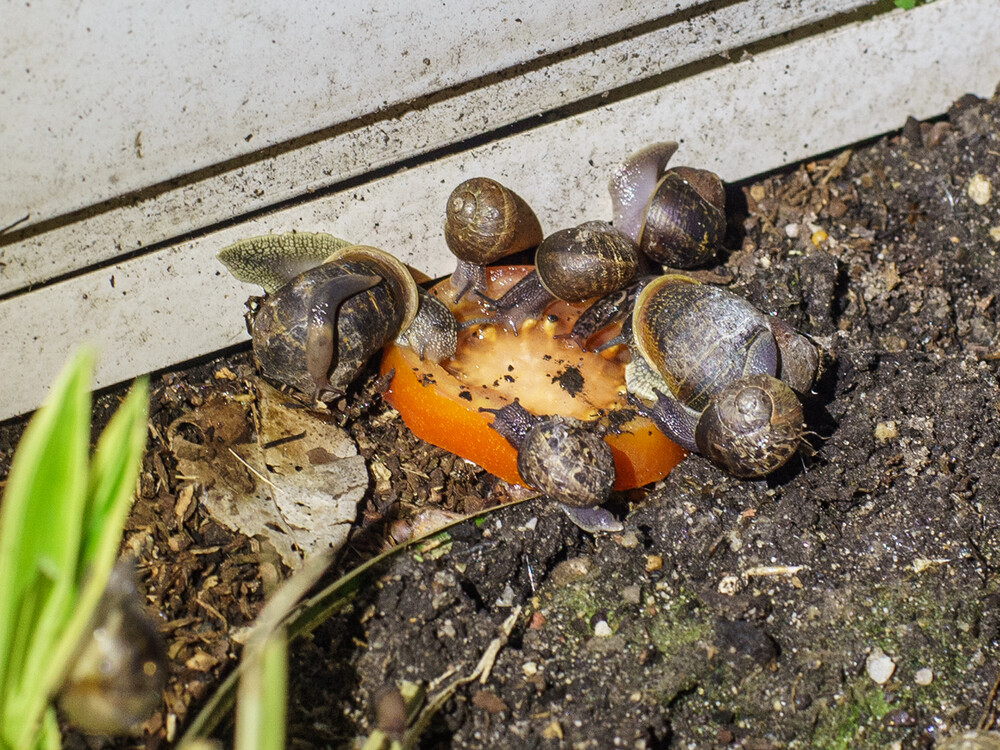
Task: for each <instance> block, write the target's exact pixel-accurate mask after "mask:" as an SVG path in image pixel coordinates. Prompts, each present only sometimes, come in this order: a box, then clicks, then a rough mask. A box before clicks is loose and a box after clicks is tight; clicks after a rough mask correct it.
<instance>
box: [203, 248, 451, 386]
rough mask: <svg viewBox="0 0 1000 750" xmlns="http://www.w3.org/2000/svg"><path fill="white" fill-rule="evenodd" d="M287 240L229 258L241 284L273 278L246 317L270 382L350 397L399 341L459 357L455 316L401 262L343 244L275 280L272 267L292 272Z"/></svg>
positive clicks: (233, 252)
mask: <svg viewBox="0 0 1000 750" xmlns="http://www.w3.org/2000/svg"><path fill="white" fill-rule="evenodd" d="M287 237H288V235H268V236H265V237H259V238H253V240H252V241H250V240H244V241H241V242H240V243H237V244H236V245H233V246H230V247H228V248H225V249H224V250H223V251H222V253H224V254H225V258H226V261H225V262H226V263H227V265H229V266H230V268H231V269H232V270H233V271H234V275H237V278H248V277H252V278H254V279H255V280H256V279H260V278H263V277H265V276H267V277H268V279H269V284H268V288H271V289H273V291H272V292H271V293H270V294H267V295H266V296H264V297H263V298H255V299H254V300H253V305H252V307H251V310H250V312H249V313H248V315H247V330H248V331H249V332H250V335H251V338H252V340H253V347H254V355H255V357H256V359H257V363H258V365H259V367H260V371H261V374H262V375H263V376H264V378H266V379H267V380H270V381H271V382H274V383H277V384H278V385H281V386H285V387H288V388H290V389H292V390H294V391H297V392H299V393H302V394H306V395H307V396H310V397H311V398H312V399H313V401H319V400H322V399H323V397H324V396H327V395H328V394H337V393H341V392H343V390H344V389H345V388H346V387H347V386H348V385H349V384H350V383H351V381H353V380H354V378H355V377H356V376H357V374H358V373H359V371H360V370H361V368H362V367H363V366H364V364H365V363H366V362H367V361H368V359H369V358H370V357H371V356H372V355H373V354H374V353H375V352H377V351H379V350H380V349H381V348H382V347H383V346H384V345H385V344H387V343H388V342H390V341H393V340H394V339H397V338H400V337H402V340H403V341H404V342H405V343H407V344H408V345H410V346H412V347H413V348H414V349H416V350H417V351H419V352H420V353H421V357H425V356H426V357H428V358H431V359H433V360H434V361H440V359H443V358H445V357H448V356H451V354H452V353H453V352H454V350H455V341H456V338H457V324H456V323H455V320H454V317H453V316H452V315H451V313H450V312H449V311H448V310H447V308H445V307H444V306H443V305H441V304H440V303H437V301H436V300H432V299H431V298H430V297H429V296H427V295H426V294H424V293H423V292H422V291H421V290H420V289H419V288H418V287H417V285H416V283H415V281H414V280H413V277H412V275H411V274H410V272H409V270H408V269H407V268H406V266H404V265H403V264H402V263H401V262H400V261H399V260H397V259H396V258H395V257H393V256H392V255H390V254H389V253H386V252H385V251H383V250H379V249H378V248H374V247H368V246H364V245H347V244H346V243H342V242H340V244H341V247H340V248H339V249H337V250H336V251H335V252H334V253H333V254H331V255H330V256H329V257H327V258H326V259H325V260H323V261H322V262H315V261H313V263H312V264H311V266H312V267H307V268H306V269H305V270H303V271H300V272H299V273H297V274H295V275H293V276H292V277H291V278H288V279H283V278H272V277H273V276H274V273H275V272H274V271H273V268H272V266H277V267H279V268H283V267H285V265H286V260H285V259H284V257H283V255H282V253H283V250H284V245H287V244H288V243H287V242H285V241H284V239H285V238H287ZM306 237H325V236H324V235H306ZM299 240H300V244H301V236H300V237H299ZM325 244H328V243H324V246H325ZM222 253H220V255H221V254H222ZM300 254H301V251H300ZM282 281H283V282H284V283H280V282H282Z"/></svg>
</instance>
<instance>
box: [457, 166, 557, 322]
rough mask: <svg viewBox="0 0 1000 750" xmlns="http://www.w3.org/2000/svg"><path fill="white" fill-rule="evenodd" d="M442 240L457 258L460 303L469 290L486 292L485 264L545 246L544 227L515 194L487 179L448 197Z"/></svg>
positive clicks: (470, 183)
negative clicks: (542, 244)
mask: <svg viewBox="0 0 1000 750" xmlns="http://www.w3.org/2000/svg"><path fill="white" fill-rule="evenodd" d="M444 239H445V242H447V243H448V248H449V249H450V250H451V252H452V254H454V255H455V257H456V258H458V265H457V267H456V268H455V272H454V273H453V274H452V277H451V283H452V287H454V288H455V290H456V294H455V299H454V301H455V302H458V301H459V300H460V299H461V298H462V297H463V296H465V295H466V294H467V293H468V292H469V291H470V290H479V291H482V290H483V289H484V288H485V283H484V279H485V277H484V270H483V268H484V266H487V265H489V264H490V263H495V262H496V261H498V260H499V259H500V258H504V257H506V256H508V255H512V254H514V253H518V252H521V251H522V250H527V249H528V248H531V247H534V246H535V245H537V244H538V243H539V242H541V240H542V228H541V226H540V225H539V223H538V218H537V217H536V216H535V213H534V212H533V211H532V210H531V208H530V207H529V206H528V204H527V203H525V202H524V200H523V199H522V198H521V197H520V196H519V195H517V194H516V193H515V192H514V191H513V190H510V189H508V188H506V187H504V186H503V185H501V184H500V183H499V182H497V181H495V180H491V179H489V178H487V177H473V178H472V179H469V180H466V181H465V182H463V183H461V184H460V185H459V186H458V187H456V188H455V189H454V190H453V191H452V192H451V195H450V196H448V207H447V211H446V217H445V223H444Z"/></svg>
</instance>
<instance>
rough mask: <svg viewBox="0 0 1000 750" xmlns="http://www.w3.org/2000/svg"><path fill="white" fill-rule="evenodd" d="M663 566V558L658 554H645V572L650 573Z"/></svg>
mask: <svg viewBox="0 0 1000 750" xmlns="http://www.w3.org/2000/svg"><path fill="white" fill-rule="evenodd" d="M662 567H663V558H662V557H660V555H646V572H647V573H652V572H653V571H654V570H659V569H660V568H662Z"/></svg>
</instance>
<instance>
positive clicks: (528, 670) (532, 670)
mask: <svg viewBox="0 0 1000 750" xmlns="http://www.w3.org/2000/svg"><path fill="white" fill-rule="evenodd" d="M521 671H522V672H524V676H525V677H534V676H535V675H536V674H538V665H537V664H535V662H533V661H526V662H524V664H523V665H521Z"/></svg>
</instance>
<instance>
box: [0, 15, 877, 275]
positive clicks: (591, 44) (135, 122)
mask: <svg viewBox="0 0 1000 750" xmlns="http://www.w3.org/2000/svg"><path fill="white" fill-rule="evenodd" d="M870 2H871V0H785V2H782V3H775V2H774V0H739V1H738V2H735V3H731V4H725V5H723V6H722V7H720V8H715V7H714V6H709V8H710V10H709V9H706V8H704V7H698V8H691V7H688V6H693V5H695V3H694V2H692V0H687V1H686V2H682V3H677V4H676V5H677V6H678V11H677V12H674V13H673V14H672V15H671V16H668V17H664V18H659V19H652V20H650V18H649V16H650V15H651V14H652V13H653V12H654V11H653V10H651V8H652V6H649V5H643V6H641V7H636V8H633V7H632V6H631V5H629V4H626V5H623V6H621V9H619V10H616V11H615V12H614V13H612V14H610V15H608V14H606V13H605V12H603V6H604V5H606V3H602V2H600V0H582V2H579V3H576V4H574V6H573V7H574V8H575V12H574V13H573V14H571V17H570V18H563V17H562V16H561V15H560V13H561V11H558V10H556V9H548V10H546V9H544V8H542V9H531V10H530V11H529V12H528V13H524V14H521V15H513V11H512V10H511V8H509V7H508V6H509V5H510V4H509V3H505V4H500V5H495V6H488V7H485V8H480V6H469V7H470V8H476V12H477V13H481V14H483V15H482V16H481V17H480V21H481V24H480V25H481V26H483V27H489V26H490V25H491V24H492V25H494V26H496V25H499V26H500V27H503V26H504V24H505V23H508V22H510V21H511V19H515V20H514V22H513V27H514V29H513V30H514V31H516V32H518V34H519V36H518V37H517V38H513V37H509V35H508V37H509V38H499V39H496V40H492V37H491V42H490V44H483V45H482V46H481V47H480V48H478V49H474V50H473V49H472V48H470V46H469V45H470V44H471V41H470V39H471V40H476V39H478V38H479V36H478V35H472V37H468V36H467V35H465V34H461V33H458V32H459V31H462V30H463V28H464V27H463V25H462V24H459V25H458V26H456V27H454V28H453V27H452V26H449V25H447V24H445V27H444V28H443V29H439V28H438V27H437V26H435V25H433V23H432V22H434V23H438V24H440V22H441V21H442V19H441V18H437V17H436V14H439V13H443V12H444V11H443V10H441V9H444V8H445V7H446V6H443V5H442V6H440V8H438V7H437V6H435V7H434V8H432V9H430V10H429V11H428V12H427V14H428V18H427V20H426V23H427V24H428V29H429V31H428V32H427V33H426V34H425V33H424V29H423V27H422V26H414V25H408V24H405V23H402V21H400V20H399V19H398V18H395V16H393V15H392V14H388V16H387V15H386V14H380V13H373V14H372V15H371V16H363V17H362V18H360V19H359V18H355V17H352V16H351V14H354V15H357V12H356V11H355V10H352V7H351V6H350V5H349V4H348V7H347V8H346V9H345V10H344V11H338V14H336V15H334V16H331V17H330V18H325V17H324V20H325V21H326V22H327V25H326V26H323V25H317V26H316V27H315V28H311V29H309V30H303V29H302V28H300V25H299V22H301V20H302V19H309V18H314V17H316V16H317V11H316V9H315V8H313V7H311V6H310V3H309V2H306V1H305V0H297V2H295V3H290V4H289V9H288V11H287V15H289V16H290V17H294V18H297V19H299V21H298V22H294V23H293V22H292V21H291V20H285V21H284V24H283V25H282V24H277V23H275V24H265V23H263V22H261V23H259V24H257V25H255V26H254V27H253V29H252V30H247V29H244V30H243V31H242V32H240V33H239V34H238V33H236V32H237V31H239V30H240V23H234V24H230V25H225V24H223V25H222V26H220V25H218V24H214V25H206V26H205V28H199V29H198V34H191V36H190V38H188V37H187V36H185V35H183V34H179V30H181V29H183V28H184V23H187V24H188V25H190V24H191V23H192V21H191V20H190V19H188V20H187V21H185V20H184V19H185V18H186V17H182V18H181V19H173V24H172V28H174V29H175V31H174V32H173V33H174V36H180V38H177V39H175V40H174V42H175V44H173V45H172V46H171V45H167V46H164V45H163V40H162V39H155V38H154V37H155V36H156V29H157V28H158V27H159V26H162V25H163V24H162V23H157V24H153V23H152V21H151V18H155V17H157V16H159V15H163V14H165V13H167V14H180V13H181V11H179V10H177V9H174V8H173V6H171V9H170V10H161V9H160V6H161V5H162V3H156V4H153V3H134V4H132V5H131V6H129V7H128V8H126V9H122V8H119V9H118V14H119V15H124V14H131V15H132V16H136V17H143V18H147V22H146V23H138V22H134V23H131V24H124V22H121V21H118V20H117V16H115V15H112V14H110V13H108V12H107V11H105V12H103V13H101V14H100V16H99V17H97V18H88V17H84V18H80V17H78V15H77V14H74V13H71V12H70V10H69V9H65V8H64V9H63V15H61V16H60V15H59V14H58V13H57V12H56V9H58V8H59V7H61V4H58V3H54V4H50V5H47V6H46V9H47V10H46V12H45V13H44V14H40V13H39V12H38V11H36V10H35V7H36V6H34V5H33V6H30V7H29V6H24V7H21V6H18V7H17V8H14V9H13V10H12V13H13V14H14V15H15V16H20V19H19V20H20V21H21V22H22V24H23V26H24V27H26V28H28V29H29V30H30V31H29V33H28V34H26V35H25V37H24V38H23V39H22V38H21V37H20V36H18V33H19V31H20V29H21V26H20V25H17V24H15V25H12V26H8V27H2V28H0V46H4V47H6V48H11V49H12V50H13V51H12V52H11V54H9V55H6V56H5V55H0V71H2V73H3V74H2V75H0V104H2V107H3V111H4V112H5V113H7V114H6V115H5V116H4V117H0V153H3V154H5V155H7V156H8V159H7V162H6V165H5V168H4V170H0V228H2V227H5V226H7V225H9V224H11V223H13V222H15V221H18V220H19V219H22V218H24V217H28V220H27V221H25V222H23V223H21V224H18V226H17V229H24V228H25V227H30V226H31V225H36V226H37V225H38V224H39V223H41V222H44V221H46V220H51V219H54V218H56V217H58V216H61V215H65V214H66V213H67V212H69V211H71V210H73V209H76V208H80V207H82V206H89V205H92V204H96V203H100V202H101V201H107V200H109V199H111V198H115V197H120V196H122V195H124V194H125V193H127V192H128V191H130V190H137V189H139V190H143V191H144V192H142V194H141V199H140V200H133V201H127V202H125V203H123V204H114V205H105V206H103V207H102V208H101V210H100V211H99V212H96V213H93V214H92V215H90V216H87V217H75V218H74V220H73V221H71V222H63V223H61V224H58V225H56V226H50V227H48V230H47V231H45V232H44V233H41V234H36V235H29V236H23V237H18V236H17V235H14V236H11V235H10V234H9V233H8V236H7V237H6V238H5V237H4V236H3V235H2V234H0V263H2V265H0V294H7V293H11V292H14V291H16V290H18V289H23V288H25V287H27V286H29V285H34V284H39V283H44V282H45V281H47V280H48V279H50V278H53V277H57V276H63V275H65V274H68V273H72V272H74V271H77V270H80V269H83V268H87V267H90V266H93V265H94V264H97V263H102V262H107V261H109V260H112V259H114V258H115V257H117V256H118V255H120V254H121V253H123V252H128V251H134V250H137V249H140V248H144V247H148V246H149V245H151V244H154V243H160V242H164V241H167V240H170V239H172V238H174V237H177V236H180V235H184V234H189V233H192V232H196V231H200V230H202V229H204V228H206V227H211V226H213V225H215V224H218V223H219V222H222V221H228V220H231V219H232V218H233V217H234V216H239V215H241V214H245V213H248V212H250V211H259V210H261V209H265V208H267V207H269V206H274V205H276V204H278V203H280V202H283V201H288V200H289V199H293V198H295V197H299V196H303V195H307V194H309V193H310V192H313V191H316V190H321V189H325V188H329V187H331V186H336V185H337V184H339V183H342V182H343V181H344V180H346V179H349V178H353V177H358V176H361V175H364V174H366V173H370V172H371V171H372V170H374V169H377V168H382V167H388V166H391V165H394V164H398V163H399V162H400V161H402V160H404V159H410V158H413V157H416V156H419V155H421V154H426V153H428V152H431V151H433V150H434V149H441V148H446V147H453V146H454V145H455V144H458V143H460V142H462V141H463V140H464V139H468V138H473V137H477V136H480V135H482V134H483V133H488V132H491V131H495V130H496V129H498V128H502V127H504V126H507V125H510V124H511V123H515V122H518V121H528V122H530V120H531V119H532V118H533V117H535V116H536V115H537V114H538V113H540V112H547V111H550V110H554V109H557V108H559V107H564V106H566V105H569V104H571V103H573V102H578V101H580V100H583V99H586V98H588V97H594V96H597V95H599V94H600V93H601V92H606V91H611V90H615V89H619V88H621V87H624V86H628V85H630V84H632V83H634V82H636V81H641V80H646V79H649V78H650V77H652V76H656V75H661V74H663V73H665V72H666V71H670V70H676V69H677V68H679V67H680V66H683V65H686V64H688V63H691V62H694V61H698V60H703V59H706V58H713V57H714V58H715V59H716V60H721V58H719V57H717V55H718V54H719V53H723V52H728V51H729V50H738V49H739V48H740V47H741V46H743V45H746V44H748V43H751V42H755V41H757V40H759V39H762V38H765V37H768V36H771V35H774V34H778V33H779V32H782V31H785V30H787V29H790V28H797V27H799V26H802V25H804V24H809V23H813V22H815V21H817V20H818V19H822V18H827V17H829V16H831V15H833V14H836V13H838V12H843V11H846V10H850V9H852V8H855V7H857V6H860V5H864V4H867V3H870ZM313 3H314V4H315V5H318V4H316V3H315V1H314V0H313ZM106 5H107V4H106ZM421 5H427V3H426V2H424V3H421ZM195 7H200V6H195ZM366 7H367V6H366ZM463 7H465V6H463ZM212 8H213V10H212V11H210V12H211V13H212V14H218V13H223V12H229V13H233V14H239V13H243V12H244V11H243V10H242V6H240V5H237V4H235V3H219V4H217V5H213V6H212ZM505 8H506V10H508V11H510V12H509V13H507V15H503V14H502V13H501V10H503V9H505ZM226 9H228V11H226ZM661 10H662V9H655V12H660V11H661ZM81 12H82V13H85V14H86V13H93V12H95V11H94V10H93V9H90V8H89V6H88V7H86V8H84V7H81ZM185 12H188V11H185ZM191 12H193V11H191ZM197 12H199V13H200V12H202V11H197ZM466 12H471V11H466ZM498 14H500V15H498ZM545 14H551V17H550V16H546V15H545ZM262 15H263V16H264V17H265V18H266V17H267V16H268V10H267V6H266V5H265V6H264V10H263V12H262ZM583 16H587V17H589V18H592V19H594V20H592V21H591V22H590V25H589V26H587V27H586V28H583V27H581V26H580V18H582V17H583ZM517 18H521V23H517V21H516V19H517ZM393 19H395V20H393ZM504 19H506V20H504ZM205 20H206V22H207V18H206V19H205ZM389 20H393V23H388V21H389ZM404 20H405V19H404ZM241 23H242V22H241ZM348 23H354V24H356V26H357V27H356V28H355V29H354V30H353V31H352V33H351V34H350V35H349V36H350V38H351V40H352V43H351V44H338V45H332V46H331V45H327V48H325V49H324V45H323V44H322V42H321V39H322V38H327V37H328V36H329V35H330V34H333V33H334V31H335V27H336V26H338V25H339V26H341V27H345V26H344V25H345V24H348ZM465 23H466V25H467V23H468V21H466V22H465ZM560 24H561V26H560ZM81 25H85V26H86V28H90V29H91V32H88V33H83V32H82V31H81V30H80V27H81ZM123 25H128V26H129V28H131V29H132V33H131V34H125V35H121V34H120V33H119V31H120V27H122V26H123ZM550 25H555V27H556V31H553V30H552V28H550ZM230 27H231V28H230ZM3 28H7V29H8V30H9V31H8V32H6V33H8V34H13V36H12V37H11V38H7V37H6V35H5V32H4V30H3ZM616 29H620V31H617V32H615V33H612V32H613V31H614V30H616ZM15 31H16V32H17V33H15ZM511 33H513V32H511ZM246 34H250V37H249V38H250V41H249V42H248V41H246ZM304 34H311V35H312V37H310V40H311V42H312V43H310V44H306V43H305V41H304V40H303V39H302V38H301V37H302V35H304ZM324 35H326V36H324ZM119 36H120V37H121V39H117V37H119ZM313 37H315V38H313ZM261 38H264V39H267V40H270V39H272V38H273V39H275V40H277V42H278V43H276V44H273V45H270V46H268V45H266V44H265V45H264V49H263V51H262V52H260V53H259V54H254V55H250V56H249V59H248V55H246V54H243V53H240V52H239V50H240V49H242V47H241V46H240V45H245V46H254V47H259V46H261V42H260V39H261ZM29 40H30V41H29ZM74 40H75V41H74ZM254 40H256V41H254ZM432 45H433V46H437V45H440V48H441V49H443V50H445V51H446V52H447V55H450V56H451V57H452V58H455V59H450V58H448V57H447V55H446V56H444V58H442V56H441V55H438V56H437V57H435V58H434V59H435V60H438V59H439V58H442V59H446V60H447V64H448V65H449V66H450V68H449V69H450V73H449V76H448V77H447V78H446V79H445V78H442V77H441V75H437V74H434V73H433V72H432V71H431V70H429V69H428V68H429V67H435V66H436V64H434V65H432V66H425V65H424V64H423V62H422V59H423V58H421V59H420V62H419V64H416V65H415V64H414V62H415V61H416V58H417V52H418V51H419V50H420V49H425V48H427V47H428V46H432ZM497 45H499V46H497ZM567 45H575V46H574V47H572V48H571V49H569V50H568V51H567V50H564V51H563V52H559V53H555V50H557V49H563V48H564V47H566V46H567ZM581 45H582V46H581ZM299 47H304V48H305V49H304V51H302V52H300V53H297V54H295V55H292V56H289V55H288V53H287V50H289V49H293V48H299ZM359 48H365V49H369V50H371V49H375V48H378V49H381V50H387V49H389V48H393V49H395V50H396V51H395V52H394V53H392V54H389V53H385V54H383V55H382V56H381V57H386V55H388V57H389V58H391V59H393V60H395V59H397V58H398V63H397V65H396V66H395V67H390V68H389V69H384V68H385V65H387V64H388V63H384V62H383V63H382V65H372V66H362V67H361V68H359V69H357V70H355V68H357V65H356V63H355V62H352V61H353V59H354V55H356V53H357V50H358V49H359ZM67 49H74V50H77V52H76V54H74V55H73V56H69V55H67V52H66V51H67ZM234 49H235V50H236V52H233V51H232V50H234ZM220 50H229V51H228V52H225V53H224V54H223V53H220ZM403 52H407V54H406V55H405V56H404V55H403ZM428 54H429V53H428ZM24 55H30V58H31V59H30V60H29V61H28V62H27V63H25V62H24V60H23V59H22V58H23V56H24ZM733 55H734V57H738V52H735V51H734V52H733ZM428 59H431V58H428ZM376 62H378V60H376ZM439 62H440V61H439ZM404 63H405V64H404ZM517 63H530V64H524V65H519V64H517ZM25 66H26V68H27V69H29V70H31V71H33V72H32V73H31V74H30V75H29V74H26V73H25V72H24V69H22V68H23V67H25ZM352 66H354V67H353V68H352ZM502 66H507V67H506V68H505V69H502V70H501V68H502ZM435 69H436V67H435ZM347 70H352V71H354V72H356V73H357V75H356V76H355V75H353V74H352V76H351V77H350V80H348V81H346V82H345V83H344V86H345V88H344V89H343V90H341V89H340V88H338V87H337V86H336V85H333V84H334V83H335V82H337V81H339V80H340V79H341V78H343V76H344V71H347ZM498 70H501V73H499V74H496V75H493V74H494V73H496V72H497V71H498ZM43 79H44V80H43ZM51 80H59V81H60V83H59V84H58V87H53V86H52V85H51V84H50V83H46V81H51ZM459 80H461V81H462V82H463V83H464V84H465V85H463V86H462V87H461V88H457V89H456V88H453V89H451V90H449V91H448V92H447V95H442V94H440V93H437V92H439V90H440V89H439V87H440V86H441V85H443V84H445V83H448V82H449V81H450V82H458V81H459ZM192 81H194V82H197V83H196V85H193V84H192ZM5 82H6V83H5ZM320 82H322V83H323V85H320ZM394 86H395V87H396V88H394ZM397 88H398V90H397ZM406 92H409V94H412V96H413V98H412V99H411V100H410V104H409V105H408V106H407V107H405V108H398V109H396V110H392V111H391V113H386V112H381V113H380V112H377V110H378V109H379V107H382V106H384V105H386V104H395V103H398V102H399V101H401V100H402V94H403V93H406ZM244 102H245V103H244ZM359 115H364V116H365V117H361V118H359ZM352 118H353V119H352ZM333 126H336V127H335V128H334V127H333ZM324 129H326V132H325V133H324V136H323V137H322V138H318V139H316V140H312V141H303V142H299V141H295V143H296V144H297V145H295V147H288V148H287V149H283V150H280V151H279V152H277V153H268V152H261V151H260V149H261V147H262V146H265V145H268V144H273V143H279V142H283V141H289V140H294V139H301V138H302V137H303V136H306V135H308V134H315V133H316V132H317V131H322V130H324ZM139 133H141V134H142V136H141V138H140V139H139V145H138V146H137V145H136V136H137V135H138V134H139ZM250 133H253V135H254V137H253V138H252V139H251V140H250V141H249V142H246V141H245V140H244V138H245V136H246V135H248V134H250ZM233 160H235V161H233ZM223 162H227V166H224V167H221V168H219V170H218V171H217V172H213V173H211V174H200V175H198V176H197V178H196V179H195V178H192V177H191V173H192V171H193V170H197V169H199V168H201V167H204V166H206V165H212V164H214V165H218V164H221V163H223Z"/></svg>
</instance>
